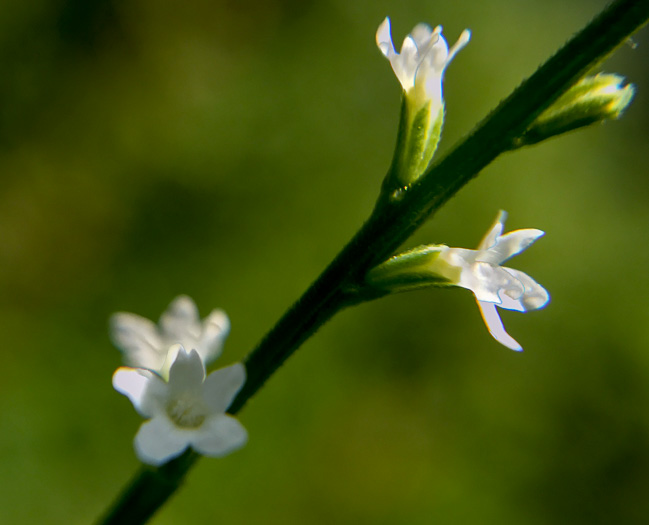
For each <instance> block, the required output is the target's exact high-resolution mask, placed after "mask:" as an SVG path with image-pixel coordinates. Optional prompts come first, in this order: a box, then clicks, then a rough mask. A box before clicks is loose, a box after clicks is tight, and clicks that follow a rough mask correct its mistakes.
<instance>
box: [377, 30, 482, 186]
mask: <svg viewBox="0 0 649 525" xmlns="http://www.w3.org/2000/svg"><path fill="white" fill-rule="evenodd" d="M470 38H471V33H470V32H469V30H468V29H465V30H464V31H463V32H462V34H461V35H460V38H459V39H458V41H457V42H456V43H455V45H454V46H453V47H452V48H451V49H449V48H448V44H447V43H446V40H445V39H444V37H443V36H442V26H437V27H436V28H435V29H431V28H430V27H429V26H427V25H426V24H419V25H417V26H415V28H414V29H413V30H412V32H411V33H410V34H409V35H408V36H407V37H406V38H405V40H404V41H403V45H402V46H401V52H400V53H397V52H396V50H395V49H394V44H393V43H392V35H391V34H390V19H389V18H386V19H385V20H384V21H383V23H382V24H381V25H380V26H379V29H378V31H377V32H376V43H377V44H378V46H379V49H380V50H381V53H383V55H385V57H387V59H388V60H389V61H390V64H391V65H392V70H393V71H394V73H395V75H396V76H397V78H398V79H399V82H401V86H402V87H403V90H404V97H403V100H402V108H401V118H400V121H399V132H398V134H397V145H396V147H395V150H394V157H393V159H392V165H391V167H390V169H389V171H388V174H387V176H386V180H385V181H384V190H385V192H386V194H387V195H389V196H390V198H400V196H402V195H403V191H402V190H403V188H407V187H408V186H409V185H410V184H412V183H413V182H415V181H416V180H418V179H419V178H420V177H421V176H422V175H423V173H424V172H425V171H426V169H427V168H428V166H429V165H430V162H431V160H432V158H433V155H434V154H435V151H436V150H437V145H438V143H439V140H440V138H441V134H442V126H443V124H444V99H443V97H442V80H443V77H444V70H445V69H446V66H448V65H449V63H450V62H451V60H453V57H454V56H455V55H456V53H457V52H458V51H459V50H460V49H462V48H463V47H464V46H465V45H466V44H467V42H468V41H469V39H470Z"/></svg>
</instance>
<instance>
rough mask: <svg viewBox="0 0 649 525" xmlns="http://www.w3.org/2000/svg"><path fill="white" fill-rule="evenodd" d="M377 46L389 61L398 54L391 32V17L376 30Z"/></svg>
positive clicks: (386, 18)
mask: <svg viewBox="0 0 649 525" xmlns="http://www.w3.org/2000/svg"><path fill="white" fill-rule="evenodd" d="M376 45H377V46H378V47H379V49H380V50H381V53H383V54H384V55H385V56H386V57H387V58H388V59H389V58H390V57H392V56H393V55H394V54H396V50H395V49H394V43H393V42H392V33H391V30H390V17H388V16H386V17H385V20H383V22H381V25H380V26H379V28H378V29H377V30H376Z"/></svg>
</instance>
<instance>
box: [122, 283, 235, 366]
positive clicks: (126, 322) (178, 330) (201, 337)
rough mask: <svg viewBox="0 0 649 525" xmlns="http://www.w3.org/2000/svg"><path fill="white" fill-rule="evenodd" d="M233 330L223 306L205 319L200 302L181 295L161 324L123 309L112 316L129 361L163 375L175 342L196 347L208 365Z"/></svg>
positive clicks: (128, 363) (169, 362) (167, 310)
mask: <svg viewBox="0 0 649 525" xmlns="http://www.w3.org/2000/svg"><path fill="white" fill-rule="evenodd" d="M229 332H230V320H229V319H228V316H227V315H226V314H225V312H224V311H223V310H213V311H212V312H211V313H210V315H208V316H207V317H206V318H205V319H204V320H203V321H202V322H201V319H200V316H199V314H198V309H197V308H196V304H194V301H192V299H191V298H190V297H187V296H186V295H180V296H178V297H176V298H175V299H174V300H173V301H172V302H171V304H170V305H169V307H168V308H167V309H166V310H165V311H164V312H163V314H162V315H161V316H160V321H159V322H158V325H156V324H155V323H153V322H152V321H150V320H149V319H145V318H144V317H140V316H139V315H135V314H131V313H124V312H119V313H116V314H113V315H112V316H111V318H110V333H111V339H112V341H113V343H114V344H115V346H117V348H119V349H120V350H121V351H122V353H123V355H124V362H125V364H126V365H128V366H131V367H135V368H146V369H149V370H153V371H154V372H158V373H159V374H161V375H162V376H163V377H166V376H167V374H168V373H169V366H171V363H173V361H174V357H175V355H173V352H172V354H171V355H169V358H168V356H167V354H168V352H169V349H170V348H171V347H172V345H177V344H181V345H183V346H184V347H186V348H188V349H190V350H192V349H194V350H196V351H197V352H198V355H199V356H200V357H201V359H202V360H203V363H205V364H206V365H207V364H209V363H211V362H212V361H214V360H215V359H216V358H217V357H218V356H219V355H220V354H221V349H222V347H223V342H224V341H225V338H226V337H227V336H228V333H229Z"/></svg>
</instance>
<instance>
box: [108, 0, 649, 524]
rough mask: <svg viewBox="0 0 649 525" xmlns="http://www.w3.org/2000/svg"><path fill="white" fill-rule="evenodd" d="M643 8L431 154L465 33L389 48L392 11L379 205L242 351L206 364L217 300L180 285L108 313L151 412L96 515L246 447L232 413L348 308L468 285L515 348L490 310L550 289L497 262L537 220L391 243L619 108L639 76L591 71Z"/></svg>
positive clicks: (624, 10)
mask: <svg viewBox="0 0 649 525" xmlns="http://www.w3.org/2000/svg"><path fill="white" fill-rule="evenodd" d="M648 18H649V0H618V1H617V2H615V3H613V4H612V5H611V6H610V7H609V8H607V9H606V10H604V11H603V12H602V13H601V14H600V15H599V16H598V17H597V18H595V19H594V20H593V21H592V22H591V23H590V24H589V25H588V26H587V27H586V28H584V29H583V30H582V31H581V32H580V33H579V34H577V35H576V36H575V37H574V38H573V39H572V40H570V41H569V42H568V43H567V44H566V45H565V46H564V47H563V48H561V49H560V50H559V51H558V52H557V53H556V54H555V55H554V56H553V57H552V58H550V59H549V60H548V61H547V62H546V63H545V64H544V65H542V66H541V67H540V68H539V69H538V70H537V71H536V72H535V73H534V74H533V75H532V76H531V77H530V78H529V79H528V80H526V81H525V82H524V83H523V84H522V85H521V86H520V87H519V88H517V89H516V90H515V91H514V92H513V93H512V94H511V95H510V96H509V97H507V98H506V99H505V100H504V101H503V102H502V103H501V104H500V105H499V106H498V107H497V108H496V109H495V110H494V111H493V112H492V113H491V114H490V115H489V116H488V117H486V118H485V119H484V120H483V121H482V122H481V123H480V124H478V126H477V127H476V128H475V130H474V131H473V132H472V133H471V134H470V135H468V136H467V137H466V138H465V139H464V140H462V141H461V142H460V143H459V144H458V145H456V146H455V147H454V148H452V149H451V150H450V151H449V152H448V153H447V154H446V155H445V156H443V157H441V158H437V157H435V152H436V150H437V145H438V143H439V140H440V138H441V134H442V128H443V123H444V119H445V117H446V114H445V109H444V98H443V95H442V86H443V76H444V73H445V71H446V68H447V67H448V66H449V64H450V63H451V61H452V60H453V59H455V58H456V57H457V56H458V53H459V52H460V51H461V50H462V48H463V47H465V46H466V45H467V44H468V43H469V41H470V38H471V33H470V32H469V30H465V31H463V32H462V33H461V34H460V36H459V38H458V39H457V41H456V43H455V44H454V45H453V46H451V47H450V48H449V46H448V45H447V42H446V40H445V38H444V36H443V35H442V27H441V26H437V27H435V28H434V29H433V28H431V27H430V26H428V25H426V24H419V25H417V26H416V27H415V28H414V29H413V30H412V32H411V33H410V34H409V35H408V36H407V37H406V38H405V39H404V41H403V44H402V46H401V48H400V50H399V51H397V50H396V49H395V47H394V44H393V40H392V36H391V32H390V21H389V19H388V18H386V19H385V20H384V21H383V22H382V23H381V24H380V26H379V28H378V31H377V33H376V42H377V45H378V48H379V50H380V51H381V53H382V54H383V55H384V56H385V57H386V58H387V59H388V60H389V63H390V65H391V67H392V69H393V71H394V74H395V75H396V77H397V79H398V81H399V83H400V85H401V87H402V97H401V117H400V122H399V128H398V130H397V139H396V147H395V151H394V155H393V157H392V162H391V164H390V166H389V168H388V171H387V175H386V176H385V178H384V179H383V182H382V184H381V185H380V186H379V185H377V190H376V191H377V193H378V198H377V201H376V205H375V207H374V210H373V211H372V213H371V215H370V217H369V218H368V219H367V221H366V222H365V224H364V225H363V226H362V227H361V228H360V229H359V231H358V232H357V233H356V234H355V235H354V236H353V237H352V239H351V240H350V241H349V243H348V244H347V245H345V246H344V247H343V248H342V250H341V252H340V253H339V254H338V256H337V257H336V258H335V259H334V260H333V261H332V262H331V263H330V264H329V266H328V267H327V268H326V269H325V270H324V272H322V274H321V275H320V276H319V277H318V278H317V279H316V280H315V281H314V282H313V284H312V285H311V286H310V287H309V288H308V289H307V290H306V292H305V293H304V294H303V295H302V297H300V298H299V299H298V301H297V302H296V303H295V304H294V305H293V306H292V307H291V308H290V309H289V310H288V311H287V312H286V313H285V314H284V316H283V317H282V318H281V319H280V320H279V321H278V322H277V323H276V325H275V326H274V327H273V328H272V329H271V330H270V331H269V332H268V333H267V334H266V336H265V337H264V338H263V339H262V340H261V341H260V343H259V344H258V346H257V347H256V348H255V349H254V350H253V351H252V352H251V353H250V354H249V355H248V357H247V358H246V359H245V360H244V362H243V363H236V364H233V365H230V366H226V367H224V368H220V369H217V370H216V371H213V372H211V373H210V374H207V373H206V367H207V366H208V365H210V364H211V363H212V362H213V361H214V360H215V359H216V358H218V357H219V355H220V353H221V350H222V346H223V343H224V341H225V339H226V337H227V335H228V333H229V330H230V323H229V320H228V317H227V315H226V314H225V313H224V312H223V311H221V310H215V311H213V312H212V313H211V314H210V315H209V316H208V317H206V318H205V319H203V320H201V318H200V316H199V313H198V309H197V307H196V305H195V304H194V302H193V301H192V300H191V299H190V298H189V297H186V296H180V297H177V298H176V299H174V300H173V301H172V303H171V304H170V305H169V307H168V308H167V310H166V311H165V312H164V313H163V314H162V316H161V318H160V320H159V322H158V323H157V324H155V323H153V322H152V321H149V320H147V319H144V318H142V317H139V316H137V315H134V314H128V313H118V314H115V315H114V316H113V317H112V318H111V337H112V340H113V342H114V344H115V345H116V346H117V347H118V348H119V349H120V350H121V351H122V353H123V358H124V364H125V366H123V367H121V368H119V369H118V370H117V371H116V372H115V374H114V375H113V386H114V387H115V389H116V390H117V391H118V392H120V393H122V394H124V395H125V396H127V397H128V398H129V399H130V401H131V402H132V403H133V406H134V408H135V410H137V411H138V413H139V414H140V415H142V417H143V418H144V419H145V420H146V421H145V422H144V423H142V425H141V427H140V429H139V430H138V431H137V434H136V436H135V441H134V447H135V453H136V454H137V456H138V458H139V459H140V460H141V461H142V462H143V463H144V465H143V467H142V469H141V471H140V472H139V473H138V474H137V475H136V476H135V478H134V479H133V481H132V482H131V483H130V484H129V485H128V486H127V487H126V488H125V490H124V491H123V493H122V494H121V496H120V497H119V498H118V499H117V501H116V502H115V503H114V504H113V506H112V507H111V508H110V509H109V511H108V512H107V514H106V515H105V516H104V517H103V518H102V519H101V521H100V522H101V523H105V524H108V523H115V524H117V523H119V524H138V523H144V522H145V521H146V520H147V519H148V518H149V517H150V516H151V515H152V514H153V513H154V512H156V510H158V509H159V508H160V507H161V506H162V505H163V504H164V503H165V501H166V500H167V498H168V497H169V496H170V495H171V494H172V493H173V492H174V491H175V490H176V489H177V488H178V487H179V486H180V484H181V483H182V480H183V478H184V476H185V475H186V473H187V472H188V471H189V469H190V468H191V466H192V465H193V464H194V463H195V462H196V461H197V460H198V458H199V457H200V456H201V455H203V456H212V457H219V456H223V455H225V454H228V453H230V452H233V451H235V450H236V449H238V448H240V447H242V446H243V445H245V443H246V441H247V439H248V435H247V432H246V430H245V429H244V428H243V426H242V425H241V424H240V423H239V421H238V420H237V419H236V418H235V417H234V416H235V415H236V414H237V413H238V412H239V411H240V410H241V409H242V408H243V407H244V405H245V404H246V402H247V401H248V400H249V399H250V398H251V397H252V396H253V395H254V394H255V393H257V391H258V390H259V389H260V388H261V386H262V385H263V384H264V382H265V381H266V380H267V379H268V378H269V377H270V376H271V375H272V374H273V373H274V372H275V371H276V370H277V369H278V368H279V367H280V365H281V364H282V363H283V362H284V361H285V360H286V359H287V358H288V357H289V356H290V355H291V354H292V353H293V352H294V351H295V350H296V349H297V348H299V347H300V345H301V344H302V342H304V341H305V340H306V339H308V338H309V337H310V336H311V335H313V334H314V333H315V332H316V330H317V329H318V328H319V327H320V326H322V325H323V324H324V323H325V322H327V321H328V320H329V319H330V318H331V317H332V316H334V315H335V314H336V313H337V312H339V311H341V310H343V309H345V308H347V307H351V306H354V305H357V304H360V303H363V302H366V301H370V300H375V299H378V298H380V297H383V296H386V295H389V294H392V293H396V292H404V293H405V292H408V291H410V290H415V289H421V288H427V287H461V288H466V289H468V290H470V291H471V292H472V293H473V295H474V296H475V299H476V301H477V304H478V307H479V309H480V312H481V313H482V317H483V319H484V322H485V324H486V326H487V329H488V330H489V332H490V333H491V335H492V336H493V337H494V338H495V339H496V340H497V341H498V342H500V343H501V344H502V345H504V346H506V347H508V348H510V349H513V350H517V351H520V350H522V347H521V345H520V344H519V343H518V342H517V341H516V340H515V339H514V338H513V337H512V336H510V335H509V334H508V333H507V332H506V331H505V328H504V326H503V324H502V322H501V320H500V316H499V314H498V308H505V309H509V310H516V311H519V312H526V311H529V310H534V309H538V308H542V307H544V306H545V305H546V304H547V303H548V301H549V294H548V292H547V291H546V290H545V288H544V287H543V286H541V285H540V284H539V283H537V282H536V281H535V280H534V279H532V278H531V277H530V276H529V275H527V274H526V273H524V272H522V271H520V270H516V269H513V268H510V267H509V266H505V265H504V263H506V261H507V260H508V259H510V258H511V257H513V256H514V255H516V254H518V253H520V252H522V251H523V250H525V249H527V248H528V247H529V246H530V245H531V244H532V243H534V242H535V241H536V240H538V239H539V238H540V237H541V236H542V235H543V232H542V231H541V230H538V229H523V230H516V231H511V232H507V233H505V232H504V229H505V218H506V214H505V212H504V211H500V212H498V215H497V217H496V220H495V222H494V224H493V225H492V226H491V227H490V228H489V229H488V230H487V232H486V234H485V235H484V237H483V238H482V240H481V241H480V243H479V244H478V246H477V248H476V249H469V248H456V247H449V246H446V245H443V244H427V245H423V246H418V247H413V248H409V249H406V250H405V251H402V252H398V249H399V247H400V246H401V245H402V244H403V243H404V242H405V241H407V239H408V238H409V237H410V236H411V234H412V233H413V232H414V231H415V230H417V228H419V226H421V224H422V223H423V222H424V221H425V220H427V219H428V218H429V217H430V216H431V215H433V214H434V212H435V211H437V210H438V209H439V208H440V207H441V206H443V205H444V204H445V203H446V202H447V201H448V199H449V198H450V197H451V196H452V195H454V194H455V193H456V192H457V191H458V190H459V189H460V188H461V187H462V186H464V185H465V184H466V183H467V182H468V181H469V180H471V179H472V178H473V177H475V176H476V175H477V174H478V173H479V172H480V171H481V170H482V168H484V167H485V166H486V165H488V164H489V163H490V162H491V161H492V160H494V159H495V158H496V157H497V156H498V155H500V154H501V153H503V152H506V151H511V150H515V149H517V148H521V147H524V146H527V145H531V144H536V143H538V142H541V141H543V140H545V139H547V138H549V137H553V136H556V135H559V134H562V133H564V132H567V131H570V130H574V129H577V128H580V127H583V126H587V125H590V124H594V123H597V122H602V121H604V120H607V119H613V118H618V117H619V116H620V115H621V114H622V112H623V111H624V110H625V108H626V107H627V106H628V105H629V103H630V102H631V99H632V98H633V93H634V89H633V87H632V86H631V85H629V84H627V85H625V83H624V80H623V79H622V78H621V77H619V76H617V75H614V74H604V73H600V72H597V71H592V69H593V67H594V66H595V65H596V64H598V63H600V62H601V60H602V59H603V58H604V57H605V56H607V55H608V54H609V53H610V52H611V51H612V50H613V49H615V48H616V47H617V46H618V45H619V44H621V43H622V42H624V41H625V40H626V39H627V38H628V37H629V35H631V34H632V33H633V32H634V31H635V30H636V29H638V28H639V27H640V26H642V25H643V24H644V23H645V22H646V20H647V19H648ZM460 60H461V58H458V59H457V61H458V62H459V61H460ZM498 66H500V67H505V66H504V64H503V63H498ZM457 67H461V64H458V66H457ZM494 208H497V203H494ZM395 251H396V252H397V253H395ZM440 329H443V328H442V327H440Z"/></svg>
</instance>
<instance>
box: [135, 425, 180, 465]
mask: <svg viewBox="0 0 649 525" xmlns="http://www.w3.org/2000/svg"><path fill="white" fill-rule="evenodd" d="M192 434H193V432H191V431H187V430H180V429H178V428H176V427H175V426H174V425H173V423H172V422H171V421H169V419H167V418H166V417H164V416H159V417H155V418H153V419H152V420H151V421H147V422H145V423H143V424H142V426H140V430H138V433H137V435H136V436H135V442H134V444H135V452H136V454H137V457H138V458H139V459H140V461H142V462H143V463H147V464H149V465H155V466H159V465H162V464H164V463H166V462H167V461H169V460H171V459H173V458H175V457H178V456H180V455H181V454H182V453H183V452H184V451H185V450H186V449H187V447H188V446H189V444H190V439H191V437H192Z"/></svg>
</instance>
